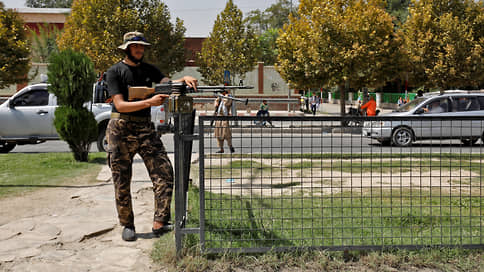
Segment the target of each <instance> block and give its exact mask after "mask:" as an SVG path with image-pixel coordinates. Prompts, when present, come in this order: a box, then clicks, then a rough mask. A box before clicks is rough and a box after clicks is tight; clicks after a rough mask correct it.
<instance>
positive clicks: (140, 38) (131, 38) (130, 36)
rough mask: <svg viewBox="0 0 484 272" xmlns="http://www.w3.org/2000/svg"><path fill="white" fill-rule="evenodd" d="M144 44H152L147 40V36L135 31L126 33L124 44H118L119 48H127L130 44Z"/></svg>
mask: <svg viewBox="0 0 484 272" xmlns="http://www.w3.org/2000/svg"><path fill="white" fill-rule="evenodd" d="M135 43H137V44H142V45H144V46H151V44H150V43H149V42H148V41H147V40H146V38H145V36H144V35H143V33H141V32H137V31H133V32H128V33H126V34H124V36H123V44H122V45H120V46H118V49H121V50H126V49H127V48H128V46H129V45H130V44H135Z"/></svg>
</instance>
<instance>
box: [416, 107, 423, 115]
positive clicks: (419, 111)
mask: <svg viewBox="0 0 484 272" xmlns="http://www.w3.org/2000/svg"><path fill="white" fill-rule="evenodd" d="M424 112H425V111H424V109H423V108H418V109H417V110H416V111H415V114H422V113H424Z"/></svg>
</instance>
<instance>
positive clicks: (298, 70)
mask: <svg viewBox="0 0 484 272" xmlns="http://www.w3.org/2000/svg"><path fill="white" fill-rule="evenodd" d="M298 15H299V18H295V17H290V22H291V23H290V24H289V25H287V26H286V27H285V28H284V31H283V33H282V34H281V36H280V37H279V39H278V41H277V44H278V47H279V57H278V65H277V69H278V71H279V73H280V74H281V76H282V77H283V78H284V79H286V80H287V81H288V82H289V83H290V84H291V85H292V86H293V87H296V88H318V87H324V86H335V85H337V86H344V85H345V83H346V82H348V83H349V86H350V87H352V88H355V89H359V88H361V87H363V86H365V87H378V86H381V85H383V84H384V83H385V82H387V81H389V80H392V79H394V78H395V77H397V76H398V71H399V68H400V67H401V63H399V62H400V61H402V60H403V56H402V54H401V51H400V46H401V39H400V36H399V35H398V33H395V32H394V25H393V23H392V18H391V16H390V15H389V14H388V13H387V12H386V11H385V9H384V3H383V2H382V1H379V0H373V1H362V0H341V1H301V4H300V6H299V11H298Z"/></svg>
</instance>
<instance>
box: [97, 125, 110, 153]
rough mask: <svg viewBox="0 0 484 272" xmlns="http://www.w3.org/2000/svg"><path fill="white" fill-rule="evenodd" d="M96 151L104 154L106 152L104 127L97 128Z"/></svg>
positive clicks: (106, 144)
mask: <svg viewBox="0 0 484 272" xmlns="http://www.w3.org/2000/svg"><path fill="white" fill-rule="evenodd" d="M97 149H98V150H99V152H106V150H108V138H107V137H106V127H102V128H99V134H98V136H97Z"/></svg>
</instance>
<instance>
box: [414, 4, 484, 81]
mask: <svg viewBox="0 0 484 272" xmlns="http://www.w3.org/2000/svg"><path fill="white" fill-rule="evenodd" d="M412 3H413V5H412V7H411V8H410V16H409V19H408V20H407V22H406V23H405V25H404V31H405V48H406V49H407V54H408V56H409V64H410V65H409V67H410V68H411V69H410V70H409V78H410V80H411V81H412V82H413V84H414V85H425V87H427V88H439V89H441V90H443V89H450V88H479V87H483V86H484V75H483V73H482V71H483V68H484V15H483V11H484V6H483V3H482V2H474V1H472V0H459V1H444V0H425V1H423V0H422V1H414V2H412Z"/></svg>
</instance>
